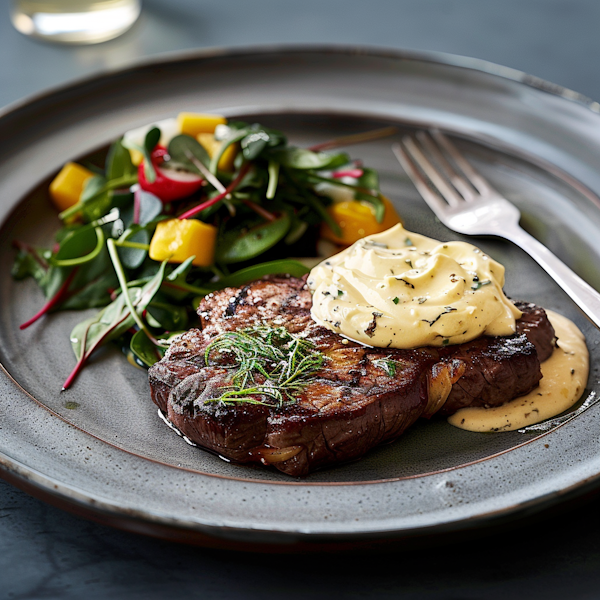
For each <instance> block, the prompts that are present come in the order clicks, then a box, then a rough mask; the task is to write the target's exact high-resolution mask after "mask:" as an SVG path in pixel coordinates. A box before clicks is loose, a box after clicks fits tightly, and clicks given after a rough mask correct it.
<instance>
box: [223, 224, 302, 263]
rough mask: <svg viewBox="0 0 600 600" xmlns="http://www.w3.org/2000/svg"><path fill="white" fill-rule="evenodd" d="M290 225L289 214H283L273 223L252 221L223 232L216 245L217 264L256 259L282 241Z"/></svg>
mask: <svg viewBox="0 0 600 600" xmlns="http://www.w3.org/2000/svg"><path fill="white" fill-rule="evenodd" d="M290 225H291V219H290V216H289V214H288V213H283V214H281V215H280V216H279V217H278V218H277V219H275V220H274V221H270V222H268V221H267V222H265V221H263V220H258V221H257V220H254V222H253V223H252V222H251V223H250V225H249V226H248V223H247V222H246V223H245V224H244V225H242V226H240V227H237V228H235V229H231V230H229V231H227V232H225V234H224V235H223V236H222V237H221V239H220V240H219V242H218V244H217V262H220V263H223V264H231V263H236V262H242V261H245V260H250V259H252V258H255V257H257V256H258V255H260V254H262V253H263V252H265V251H266V250H268V249H269V248H272V247H273V246H274V245H275V244H276V243H277V242H279V241H280V240H281V239H283V238H284V237H285V235H286V233H287V232H288V231H289V228H290Z"/></svg>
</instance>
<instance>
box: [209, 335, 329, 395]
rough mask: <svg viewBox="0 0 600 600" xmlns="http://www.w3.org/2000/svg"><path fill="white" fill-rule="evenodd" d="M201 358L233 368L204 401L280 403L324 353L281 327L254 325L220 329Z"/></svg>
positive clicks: (315, 367)
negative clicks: (214, 395) (222, 384)
mask: <svg viewBox="0 0 600 600" xmlns="http://www.w3.org/2000/svg"><path fill="white" fill-rule="evenodd" d="M204 360H205V362H206V364H207V365H215V364H216V365H219V366H226V367H228V368H230V369H232V370H233V371H234V373H233V375H231V377H230V379H229V385H228V386H227V387H224V388H221V389H222V390H223V393H222V394H221V395H220V396H219V397H218V398H214V399H211V400H208V401H207V402H223V403H225V404H229V403H233V402H248V403H251V404H267V405H272V404H273V403H274V404H275V405H277V406H283V405H284V404H288V403H292V402H294V401H295V399H296V397H297V396H298V395H299V394H300V393H302V390H303V389H304V388H305V387H306V385H307V384H308V383H309V382H310V380H311V379H312V378H313V377H314V375H315V374H316V373H317V371H319V370H320V369H321V368H322V367H323V364H324V362H325V355H324V354H323V353H321V352H319V351H318V350H316V349H315V346H314V344H313V343H312V342H309V341H308V340H304V339H301V338H299V337H296V336H294V335H292V334H291V333H289V332H288V331H287V329H285V328H284V327H269V326H256V327H247V328H245V329H241V330H238V331H228V332H225V333H222V334H221V335H219V336H218V337H217V338H216V339H215V340H213V341H212V342H211V343H210V344H209V346H208V347H207V348H206V352H205V354H204ZM257 396H258V397H259V398H263V399H257ZM264 398H268V399H269V400H270V401H271V402H267V401H265V400H264Z"/></svg>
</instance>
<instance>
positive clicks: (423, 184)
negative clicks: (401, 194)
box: [392, 144, 448, 214]
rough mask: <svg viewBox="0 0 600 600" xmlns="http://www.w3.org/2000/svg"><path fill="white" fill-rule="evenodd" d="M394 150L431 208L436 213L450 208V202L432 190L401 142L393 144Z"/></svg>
mask: <svg viewBox="0 0 600 600" xmlns="http://www.w3.org/2000/svg"><path fill="white" fill-rule="evenodd" d="M392 152H393V153H394V154H395V155H396V158H397V159H398V162H399V163H400V165H401V166H402V168H403V169H404V171H405V172H406V174H407V175H408V176H409V178H410V180H411V181H412V182H413V184H414V186H415V187H416V188H417V190H418V191H419V193H420V194H421V196H422V198H423V200H425V202H427V204H428V205H429V208H431V210H432V211H433V212H434V213H435V214H440V213H443V211H444V210H446V209H447V208H448V204H447V203H446V202H445V201H444V200H443V198H441V197H440V196H438V194H436V193H435V192H433V191H432V190H431V188H430V187H429V185H428V184H427V181H426V180H425V178H424V177H423V176H422V175H421V173H420V172H419V169H417V167H416V166H415V165H414V164H413V162H412V160H411V159H410V158H409V155H408V153H407V151H406V150H405V149H404V148H403V147H402V146H401V145H400V144H393V145H392Z"/></svg>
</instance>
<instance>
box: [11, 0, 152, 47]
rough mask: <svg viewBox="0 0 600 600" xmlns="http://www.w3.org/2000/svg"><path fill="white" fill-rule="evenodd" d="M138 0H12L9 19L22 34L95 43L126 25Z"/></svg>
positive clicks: (137, 7)
mask: <svg viewBox="0 0 600 600" xmlns="http://www.w3.org/2000/svg"><path fill="white" fill-rule="evenodd" d="M140 10H141V0H13V1H12V6H11V19H12V22H13V25H14V26H15V28H16V29H17V30H18V31H20V32H21V33H23V34H25V35H30V36H33V37H37V38H40V39H43V40H47V41H52V42H60V43H64V44H95V43H97V42H104V41H106V40H110V39H112V38H114V37H117V36H118V35H121V34H122V33H123V32H124V31H126V30H127V29H129V28H130V27H131V26H132V25H133V23H135V21H136V19H137V18H138V16H139V14H140Z"/></svg>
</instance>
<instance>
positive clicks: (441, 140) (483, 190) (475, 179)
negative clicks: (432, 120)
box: [430, 129, 496, 196]
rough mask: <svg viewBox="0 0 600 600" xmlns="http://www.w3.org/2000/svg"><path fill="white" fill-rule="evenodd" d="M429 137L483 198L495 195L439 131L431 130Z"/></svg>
mask: <svg viewBox="0 0 600 600" xmlns="http://www.w3.org/2000/svg"><path fill="white" fill-rule="evenodd" d="M430 133H431V136H432V137H433V138H434V139H435V141H436V142H437V143H438V144H439V145H440V146H441V147H442V148H443V149H444V150H445V151H446V152H447V153H448V155H449V156H450V157H451V158H452V160H453V161H454V162H455V163H456V165H457V166H458V167H459V168H460V169H461V171H462V172H463V173H464V174H465V175H466V176H467V178H468V179H469V181H470V182H471V183H472V184H473V187H474V188H475V189H476V190H477V191H478V192H479V193H480V194H481V195H483V196H487V195H490V194H495V193H496V192H495V191H494V189H493V188H492V187H491V186H490V185H489V183H488V182H487V181H486V180H485V179H484V178H483V177H482V176H481V175H480V174H479V173H477V171H476V170H475V169H474V168H473V167H472V166H471V165H470V164H469V163H468V162H467V161H466V159H465V158H464V156H463V155H462V154H461V153H460V151H459V150H458V148H457V147H456V146H455V145H454V144H453V143H452V142H451V141H450V139H449V138H447V137H446V136H445V135H444V134H443V133H442V132H441V131H440V130H439V129H432V130H431V131H430Z"/></svg>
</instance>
